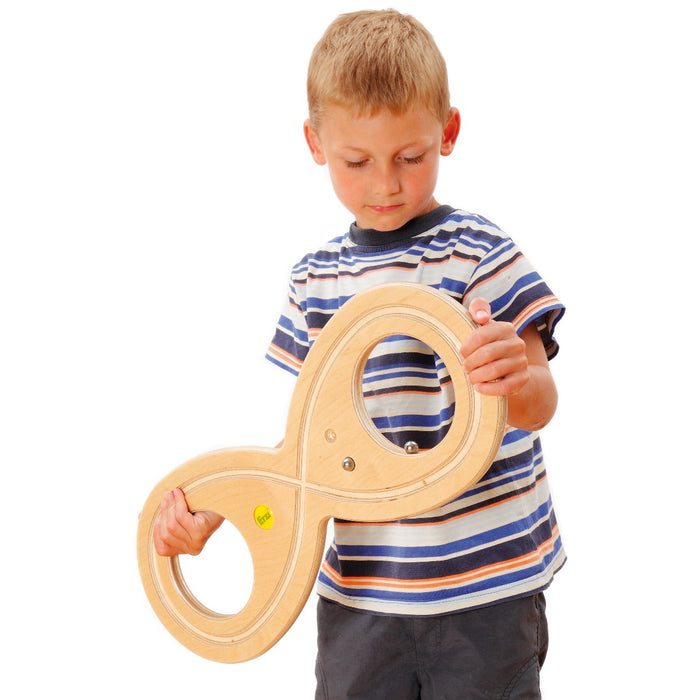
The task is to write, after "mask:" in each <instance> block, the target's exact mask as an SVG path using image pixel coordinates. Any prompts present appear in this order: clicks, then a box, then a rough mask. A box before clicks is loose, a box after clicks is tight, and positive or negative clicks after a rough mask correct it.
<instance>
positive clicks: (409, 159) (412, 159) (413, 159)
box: [401, 153, 424, 165]
mask: <svg viewBox="0 0 700 700" xmlns="http://www.w3.org/2000/svg"><path fill="white" fill-rule="evenodd" d="M423 155H424V154H423V153H421V154H420V155H419V156H403V157H402V158H401V160H402V161H403V162H404V163H408V164H409V165H417V164H418V163H422V162H423Z"/></svg>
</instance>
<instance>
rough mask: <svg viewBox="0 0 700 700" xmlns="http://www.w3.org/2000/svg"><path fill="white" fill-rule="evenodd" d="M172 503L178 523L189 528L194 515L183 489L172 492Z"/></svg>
mask: <svg viewBox="0 0 700 700" xmlns="http://www.w3.org/2000/svg"><path fill="white" fill-rule="evenodd" d="M172 503H173V514H174V516H175V519H176V520H177V521H178V523H180V524H182V525H183V526H185V527H187V525H189V523H190V521H191V519H192V513H190V507H189V506H188V505H187V500H186V499H185V494H184V493H183V492H182V489H175V490H174V491H172Z"/></svg>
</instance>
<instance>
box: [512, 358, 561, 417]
mask: <svg viewBox="0 0 700 700" xmlns="http://www.w3.org/2000/svg"><path fill="white" fill-rule="evenodd" d="M528 374H529V379H528V381H527V383H526V384H525V385H524V386H523V387H522V389H520V390H519V391H518V392H517V393H515V394H511V395H510V396H509V397H508V425H511V426H513V427H514V428H520V429H521V430H531V431H533V430H541V429H542V428H544V427H545V426H546V425H547V423H549V421H550V420H551V419H552V417H553V416H554V413H555V411H556V409H557V399H558V394H557V387H556V385H555V383H554V378H553V377H552V374H551V372H550V371H549V368H548V367H543V366H541V365H530V366H529V367H528Z"/></svg>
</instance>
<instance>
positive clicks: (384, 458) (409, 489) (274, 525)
mask: <svg viewBox="0 0 700 700" xmlns="http://www.w3.org/2000/svg"><path fill="white" fill-rule="evenodd" d="M472 330H473V325H472V322H471V321H470V319H469V318H468V315H467V313H466V311H465V309H464V308H463V307H462V306H461V305H460V304H458V303H457V302H455V301H453V300H451V299H449V298H448V297H446V296H445V295H444V294H442V293H439V292H436V291H435V290H433V289H430V288H428V287H424V286H421V285H414V284H400V285H399V284H391V285H381V286H378V287H375V288H373V289H371V290H369V291H367V292H364V293H362V294H358V295H357V296H355V297H353V298H352V299H350V300H349V301H348V302H347V303H346V304H345V305H343V306H342V308H341V309H340V310H339V311H338V312H336V314H335V315H334V316H333V318H332V319H331V320H330V321H329V323H328V324H327V326H326V327H325V328H324V330H323V332H322V333H321V334H320V335H319V337H318V339H317V340H316V342H315V343H314V345H313V347H312V348H311V350H310V351H309V354H308V357H307V358H306V360H305V362H304V365H303V367H302V370H301V373H300V374H299V378H298V380H297V385H296V388H295V390H294V394H293V396H292V400H291V405H290V411H289V415H288V418H287V428H286V431H285V440H284V443H283V446H282V447H280V448H277V449H270V448H264V447H259V448H230V449H225V450H218V451H216V452H210V453H207V454H204V455H201V456H200V457H197V458H195V459H193V460H191V461H189V462H187V463H185V464H183V465H182V466H181V467H179V468H178V469H176V470H175V471H173V472H171V473H170V474H169V475H168V476H166V477H165V478H164V479H163V480H162V481H160V483H159V484H158V485H157V486H156V487H155V488H154V489H153V491H152V492H151V494H150V495H149V497H148V499H147V500H146V503H145V505H144V508H143V510H142V514H141V519H140V521H139V528H138V534H137V545H138V561H139V569H140V573H141V580H142V582H143V586H144V589H145V591H146V594H147V596H148V599H149V601H150V603H151V605H152V607H153V609H154V611H155V612H156V614H157V615H158V617H159V618H160V620H161V622H163V624H164V625H165V626H166V628H167V629H168V630H169V631H170V632H171V634H172V635H173V636H174V637H175V638H176V639H178V640H179V641H180V642H181V643H182V644H184V645H185V646H186V647H188V648H189V649H190V650H192V651H193V652H195V653H197V654H199V655H201V656H204V657H205V658H208V659H212V660H215V661H222V662H228V663H233V662H240V661H246V660H248V659H252V658H254V657H256V656H258V655H260V654H262V653H263V652H265V651H266V650H267V649H269V648H270V647H271V646H272V645H273V644H275V643H276V642H277V641H278V640H279V639H280V638H281V637H282V635H283V634H284V633H285V632H286V631H287V630H288V629H289V627H290V626H291V625H292V623H293V622H294V620H295V619H296V618H297V616H298V615H299V613H300V611H301V609H302V608H303V606H304V603H305V602H306V600H307V598H308V596H309V594H310V592H311V589H312V587H313V584H314V580H315V578H316V575H317V574H318V569H319V566H320V563H321V557H322V555H323V547H324V543H325V531H326V524H327V522H328V520H329V519H330V518H331V517H339V518H343V519H346V520H354V521H358V522H375V521H388V520H397V519H400V518H406V517H410V516H413V515H417V514H419V513H422V512H425V511H428V510H431V509H433V508H436V507H438V506H440V505H442V504H444V503H447V502H448V501H450V500H452V499H453V498H456V497H457V496H459V495H460V494H461V493H463V492H464V491H465V490H466V489H467V488H468V487H469V486H470V485H471V484H473V483H475V482H476V481H478V480H479V479H480V478H481V476H482V475H483V474H484V472H485V471H486V470H487V469H488V468H489V466H490V465H491V462H492V461H493V458H494V457H495V454H496V452H497V451H498V448H499V446H500V444H501V440H502V438H503V431H504V429H505V416H506V400H505V398H503V397H487V396H483V395H481V394H478V393H476V392H475V391H474V390H473V388H472V387H471V385H470V384H469V382H468V380H467V378H466V375H465V373H464V371H463V369H462V365H461V360H460V355H459V349H460V347H461V345H462V343H463V341H464V340H465V338H466V337H467V336H468V334H469V333H471V331H472ZM396 334H402V335H407V336H412V337H414V338H417V339H419V340H421V341H423V342H424V343H425V344H426V345H428V346H430V347H431V348H432V349H433V350H434V351H435V352H436V353H437V354H438V355H439V356H440V357H441V358H442V360H443V362H444V363H445V365H446V367H447V370H448V372H449V373H450V376H451V378H452V382H453V385H454V390H455V413H454V416H453V419H452V424H451V426H450V429H449V431H448V432H447V435H446V436H445V437H444V439H443V440H442V441H441V442H440V443H439V444H438V445H437V446H436V447H434V448H433V449H431V450H426V451H424V452H419V453H417V454H407V453H406V451H405V450H403V449H401V448H400V447H397V446H396V445H393V444H392V443H390V442H389V441H388V440H386V439H385V438H384V437H383V436H382V435H380V434H379V432H378V431H377V430H376V429H375V428H374V426H373V424H372V422H371V420H370V418H369V416H368V415H367V413H366V410H365V407H364V401H363V398H362V387H361V384H362V371H363V369H364V366H365V363H366V361H367V357H368V356H369V354H370V353H371V351H372V349H373V348H374V347H375V346H376V345H377V343H379V342H380V341H381V340H383V339H384V338H386V337H388V336H391V335H396ZM348 460H349V461H348ZM344 464H345V466H344ZM178 487H179V488H182V490H183V491H184V492H185V496H186V498H187V502H188V504H189V506H190V509H191V510H192V511H198V510H212V511H215V512H217V513H219V514H220V515H222V516H224V517H225V518H226V519H227V520H229V521H230V522H231V523H232V524H233V525H234V526H235V527H236V528H238V530H239V531H240V533H241V534H242V535H243V537H244V538H245V540H246V543H247V545H248V548H249V550H250V552H251V556H252V559H253V570H254V585H253V591H252V593H251V596H250V599H249V600H248V602H247V604H246V606H245V607H244V608H243V609H242V610H241V611H240V612H238V613H236V614H235V615H222V614H219V613H217V612H215V611H212V610H209V609H207V608H206V607H205V606H203V605H202V604H201V603H200V602H199V601H198V600H197V598H196V597H195V596H194V595H193V594H192V592H191V591H190V590H189V589H188V587H187V585H186V583H185V581H184V579H183V577H182V573H181V571H180V566H179V563H178V559H177V557H173V558H170V557H161V556H158V554H156V552H155V549H154V547H153V527H154V523H155V520H156V518H157V516H158V509H159V506H160V501H161V498H162V496H163V494H164V493H165V492H166V491H169V490H172V489H174V488H178Z"/></svg>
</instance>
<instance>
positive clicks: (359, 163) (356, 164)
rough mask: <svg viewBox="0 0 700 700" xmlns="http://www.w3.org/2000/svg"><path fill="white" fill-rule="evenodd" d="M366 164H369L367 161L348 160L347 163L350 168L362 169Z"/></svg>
mask: <svg viewBox="0 0 700 700" xmlns="http://www.w3.org/2000/svg"><path fill="white" fill-rule="evenodd" d="M366 163H367V161H366V160H346V161H345V165H346V166H347V167H348V168H361V167H362V166H363V165H365V164H366Z"/></svg>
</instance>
